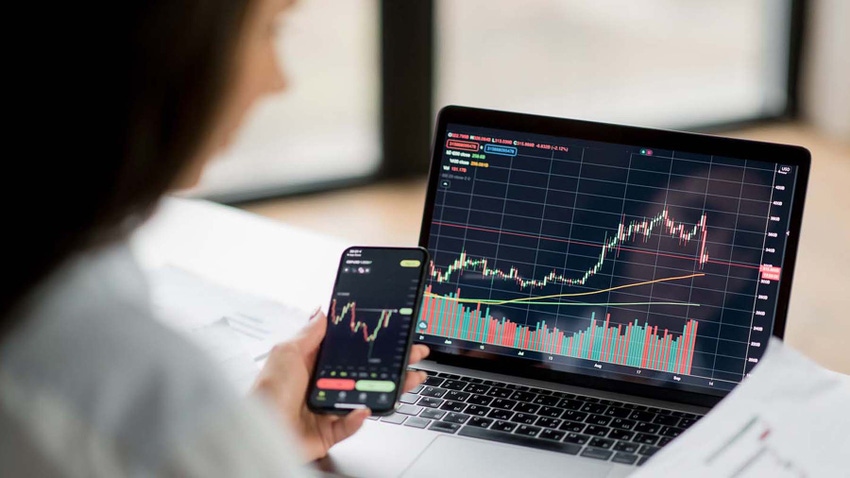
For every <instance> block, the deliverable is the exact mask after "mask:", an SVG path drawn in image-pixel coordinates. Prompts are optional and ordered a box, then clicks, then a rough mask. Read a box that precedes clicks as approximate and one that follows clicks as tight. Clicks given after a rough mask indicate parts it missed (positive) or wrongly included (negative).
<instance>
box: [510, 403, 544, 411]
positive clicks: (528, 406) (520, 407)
mask: <svg viewBox="0 0 850 478" xmlns="http://www.w3.org/2000/svg"><path fill="white" fill-rule="evenodd" d="M537 410H540V405H535V404H533V403H522V402H520V403H517V404H516V406H515V407H514V411H515V412H522V413H537Z"/></svg>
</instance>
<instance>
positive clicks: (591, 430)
mask: <svg viewBox="0 0 850 478" xmlns="http://www.w3.org/2000/svg"><path fill="white" fill-rule="evenodd" d="M609 431H611V429H610V428H608V427H603V426H599V425H588V426H587V428H585V429H584V431H583V432H582V433H585V434H587V435H593V436H597V437H604V436H605V435H607V434H608V432H609Z"/></svg>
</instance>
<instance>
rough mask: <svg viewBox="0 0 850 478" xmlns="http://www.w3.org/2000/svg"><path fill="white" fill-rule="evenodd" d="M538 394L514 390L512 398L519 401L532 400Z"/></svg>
mask: <svg viewBox="0 0 850 478" xmlns="http://www.w3.org/2000/svg"><path fill="white" fill-rule="evenodd" d="M536 396H537V395H535V394H533V393H531V392H519V391H517V392H514V393H512V394H511V399H512V400H516V401H518V402H531V401H532V400H534V397H536Z"/></svg>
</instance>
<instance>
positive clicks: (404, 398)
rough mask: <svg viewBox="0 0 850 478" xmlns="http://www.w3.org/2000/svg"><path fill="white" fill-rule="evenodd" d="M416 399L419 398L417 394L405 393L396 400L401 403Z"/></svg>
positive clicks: (410, 402) (413, 401) (414, 401)
mask: <svg viewBox="0 0 850 478" xmlns="http://www.w3.org/2000/svg"><path fill="white" fill-rule="evenodd" d="M417 400H419V395H414V394H412V393H405V394H404V395H402V396H401V397H400V398H399V399H398V401H399V402H401V403H409V404H412V403H416V401H417Z"/></svg>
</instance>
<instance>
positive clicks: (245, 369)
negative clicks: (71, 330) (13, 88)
mask: <svg viewBox="0 0 850 478" xmlns="http://www.w3.org/2000/svg"><path fill="white" fill-rule="evenodd" d="M148 280H149V282H150V284H151V300H152V303H153V308H154V313H155V314H156V315H157V317H159V319H160V320H162V321H163V322H164V323H165V324H167V325H168V326H170V327H173V328H175V329H177V330H178V331H180V332H181V333H184V334H186V335H187V336H188V337H189V339H190V340H193V341H194V342H196V343H198V344H199V345H200V346H201V347H202V348H203V349H204V350H206V351H207V353H209V354H210V355H211V356H212V357H213V359H215V360H216V362H218V363H219V365H220V366H221V367H222V368H223V370H224V372H225V373H226V375H227V376H228V377H229V378H230V379H231V381H232V382H233V383H234V384H236V386H237V387H238V388H240V390H247V386H248V385H250V383H251V382H253V379H254V377H255V376H256V374H257V371H258V367H259V365H260V364H261V363H262V362H263V360H264V359H265V357H266V356H267V355H268V352H269V351H270V350H271V348H272V347H273V346H274V345H275V344H276V343H279V342H282V341H285V340H288V339H290V338H292V337H293V336H294V335H295V334H296V333H297V331H298V330H299V329H300V328H301V327H302V326H304V325H305V324H306V323H307V319H308V315H309V313H307V312H305V311H303V310H301V309H299V308H296V307H291V306H285V305H283V304H280V303H277V302H273V301H270V300H266V299H262V298H258V297H255V296H252V295H250V294H246V293H242V292H239V291H235V290H233V289H229V288H227V287H223V286H220V285H218V284H215V283H212V282H210V281H207V280H205V279H203V278H201V277H199V276H196V275H193V274H191V273H188V272H186V271H183V270H181V269H179V268H176V267H171V266H169V267H163V268H160V269H156V270H153V271H150V272H148Z"/></svg>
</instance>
